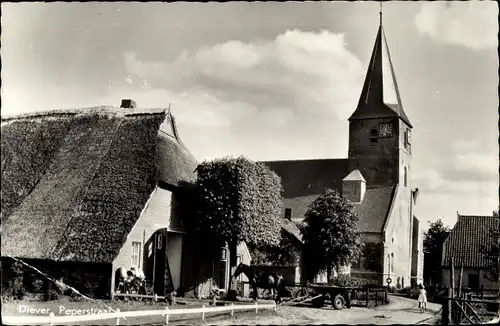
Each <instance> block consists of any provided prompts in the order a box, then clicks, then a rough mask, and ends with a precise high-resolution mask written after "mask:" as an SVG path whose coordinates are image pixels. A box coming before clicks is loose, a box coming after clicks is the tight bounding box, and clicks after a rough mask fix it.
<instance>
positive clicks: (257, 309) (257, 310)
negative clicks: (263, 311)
mask: <svg viewBox="0 0 500 326" xmlns="http://www.w3.org/2000/svg"><path fill="white" fill-rule="evenodd" d="M255 312H256V313H258V312H259V304H258V303H257V302H255Z"/></svg>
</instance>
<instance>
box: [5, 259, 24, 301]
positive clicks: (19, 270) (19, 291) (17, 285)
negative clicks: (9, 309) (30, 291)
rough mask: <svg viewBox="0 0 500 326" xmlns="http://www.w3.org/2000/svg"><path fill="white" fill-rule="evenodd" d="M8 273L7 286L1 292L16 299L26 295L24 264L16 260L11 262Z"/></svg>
mask: <svg viewBox="0 0 500 326" xmlns="http://www.w3.org/2000/svg"><path fill="white" fill-rule="evenodd" d="M8 275H9V281H8V287H7V289H6V291H5V292H4V293H3V294H4V295H5V296H8V297H11V298H13V299H17V300H22V299H24V297H25V295H26V288H25V287H24V265H23V264H21V263H20V262H17V261H15V262H13V263H12V265H10V270H9V273H8ZM4 277H5V276H4Z"/></svg>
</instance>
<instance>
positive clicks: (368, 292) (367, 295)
mask: <svg viewBox="0 0 500 326" xmlns="http://www.w3.org/2000/svg"><path fill="white" fill-rule="evenodd" d="M369 296H370V290H369V289H368V288H366V307H368V301H369V299H370V297H369Z"/></svg>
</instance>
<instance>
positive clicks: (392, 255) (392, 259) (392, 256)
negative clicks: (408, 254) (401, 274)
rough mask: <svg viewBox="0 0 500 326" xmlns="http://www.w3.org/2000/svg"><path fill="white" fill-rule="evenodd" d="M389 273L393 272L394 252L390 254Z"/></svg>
mask: <svg viewBox="0 0 500 326" xmlns="http://www.w3.org/2000/svg"><path fill="white" fill-rule="evenodd" d="M391 273H394V253H392V254H391Z"/></svg>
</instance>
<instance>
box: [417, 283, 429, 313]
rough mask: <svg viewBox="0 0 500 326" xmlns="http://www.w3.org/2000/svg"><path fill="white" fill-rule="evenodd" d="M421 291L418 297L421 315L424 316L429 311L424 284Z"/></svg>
mask: <svg viewBox="0 0 500 326" xmlns="http://www.w3.org/2000/svg"><path fill="white" fill-rule="evenodd" d="M419 288H420V291H419V295H418V307H419V308H420V313H421V314H423V313H424V311H425V310H426V309H427V291H425V288H424V286H423V285H422V284H420V286H419Z"/></svg>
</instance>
